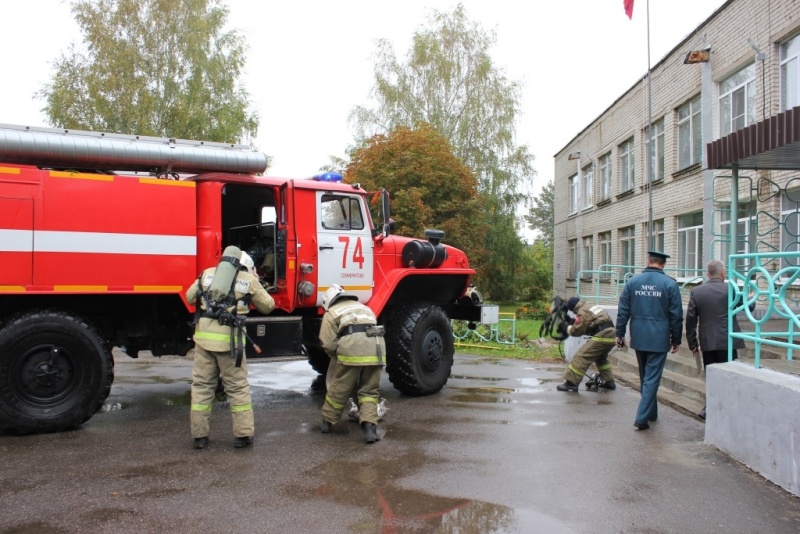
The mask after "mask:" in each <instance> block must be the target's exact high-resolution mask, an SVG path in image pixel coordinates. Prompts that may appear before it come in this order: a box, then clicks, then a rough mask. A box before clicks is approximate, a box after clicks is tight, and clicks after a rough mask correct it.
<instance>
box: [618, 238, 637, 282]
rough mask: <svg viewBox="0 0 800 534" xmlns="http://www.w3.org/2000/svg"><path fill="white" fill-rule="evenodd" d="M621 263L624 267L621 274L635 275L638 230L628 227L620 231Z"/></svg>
mask: <svg viewBox="0 0 800 534" xmlns="http://www.w3.org/2000/svg"><path fill="white" fill-rule="evenodd" d="M619 262H620V264H621V265H623V266H624V267H623V268H622V269H621V271H620V273H621V274H622V275H623V276H624V275H626V274H633V268H634V267H635V266H636V228H635V227H633V226H628V227H627V228H621V229H620V231H619Z"/></svg>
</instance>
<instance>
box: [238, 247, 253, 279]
mask: <svg viewBox="0 0 800 534" xmlns="http://www.w3.org/2000/svg"><path fill="white" fill-rule="evenodd" d="M239 265H241V269H242V270H243V271H247V272H248V273H250V274H252V275H253V276H255V275H256V264H255V262H254V261H253V258H251V257H250V254H248V253H247V252H245V251H242V257H241V258H240V259H239Z"/></svg>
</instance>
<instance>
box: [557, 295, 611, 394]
mask: <svg viewBox="0 0 800 534" xmlns="http://www.w3.org/2000/svg"><path fill="white" fill-rule="evenodd" d="M565 308H566V310H568V311H571V312H572V313H573V314H575V318H574V319H571V318H569V319H567V322H568V323H569V322H571V323H572V324H570V325H569V326H568V327H567V334H569V335H570V336H576V337H578V336H583V335H589V336H591V338H589V340H588V341H587V342H586V343H584V344H583V345H581V347H580V348H579V349H578V351H577V352H576V353H575V355H574V356H573V357H572V361H571V362H569V365H567V368H566V370H565V371H564V380H565V382H564V383H563V384H559V385H558V386H557V387H556V389H558V391H574V392H577V391H578V386H579V385H580V383H581V380H582V379H583V376H584V374H585V373H586V370H587V369H589V366H591V365H592V364H594V365H595V367H597V371H598V372H599V373H600V379H599V380H598V381H597V386H598V387H601V388H605V389H617V385H616V383H615V382H614V373H613V371H612V370H611V363H610V362H609V361H608V354H609V353H610V352H611V349H613V348H614V347H615V345H616V338H615V329H614V322H613V321H612V320H611V316H609V315H608V312H606V311H605V310H604V309H603V308H602V307H601V306H598V305H596V304H595V305H594V306H592V305H590V304H589V303H587V302H586V301H584V300H580V299H579V298H578V297H572V298H570V299H569V300H568V301H567V303H566V306H565Z"/></svg>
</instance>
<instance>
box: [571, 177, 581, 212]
mask: <svg viewBox="0 0 800 534" xmlns="http://www.w3.org/2000/svg"><path fill="white" fill-rule="evenodd" d="M579 186H580V181H579V180H578V174H577V173H575V174H573V175H572V176H570V178H569V214H570V215H573V214H575V213H578V192H579V191H580V189H579Z"/></svg>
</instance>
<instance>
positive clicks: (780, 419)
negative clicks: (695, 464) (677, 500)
mask: <svg viewBox="0 0 800 534" xmlns="http://www.w3.org/2000/svg"><path fill="white" fill-rule="evenodd" d="M706 393H707V395H706V399H707V403H708V404H707V406H706V413H707V417H706V437H705V440H706V442H707V443H710V444H711V445H714V446H715V447H718V448H719V449H721V450H723V451H725V452H726V453H728V454H730V455H731V456H733V457H734V458H736V459H737V460H739V461H740V462H742V463H743V464H745V465H747V466H748V467H750V468H751V469H753V470H754V471H756V472H758V473H759V474H761V475H762V476H764V477H765V478H767V479H768V480H771V481H772V482H774V483H775V484H777V485H779V486H780V487H782V488H784V489H786V490H788V491H790V492H791V493H793V494H795V495H798V496H800V377H797V376H793V375H789V374H784V373H778V372H775V371H770V370H769V369H756V368H754V367H753V366H752V365H747V364H745V363H740V362H728V363H722V364H716V365H710V366H708V369H706Z"/></svg>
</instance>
